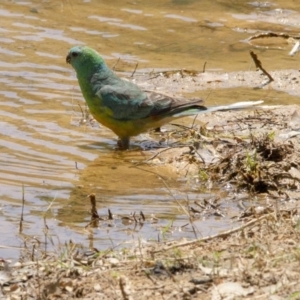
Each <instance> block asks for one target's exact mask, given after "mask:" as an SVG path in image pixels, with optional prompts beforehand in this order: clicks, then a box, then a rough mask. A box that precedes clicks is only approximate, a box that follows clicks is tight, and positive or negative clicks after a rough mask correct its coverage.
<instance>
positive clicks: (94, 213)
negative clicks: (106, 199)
mask: <svg viewBox="0 0 300 300" xmlns="http://www.w3.org/2000/svg"><path fill="white" fill-rule="evenodd" d="M88 197H89V198H90V201H91V205H92V208H91V215H92V217H91V219H92V220H99V219H100V218H99V215H98V212H97V208H96V195H95V194H90V195H88Z"/></svg>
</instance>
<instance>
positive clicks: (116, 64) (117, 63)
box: [112, 57, 120, 71]
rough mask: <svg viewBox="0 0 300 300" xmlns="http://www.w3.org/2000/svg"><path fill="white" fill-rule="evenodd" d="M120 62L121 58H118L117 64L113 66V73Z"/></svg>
mask: <svg viewBox="0 0 300 300" xmlns="http://www.w3.org/2000/svg"><path fill="white" fill-rule="evenodd" d="M119 61H120V57H119V58H118V60H117V62H116V63H115V64H114V65H113V67H112V69H113V71H114V70H115V67H116V66H117V64H118V63H119Z"/></svg>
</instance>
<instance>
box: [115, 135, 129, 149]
mask: <svg viewBox="0 0 300 300" xmlns="http://www.w3.org/2000/svg"><path fill="white" fill-rule="evenodd" d="M117 143H118V147H119V150H127V149H129V143H130V138H129V137H125V138H119V139H118V142H117Z"/></svg>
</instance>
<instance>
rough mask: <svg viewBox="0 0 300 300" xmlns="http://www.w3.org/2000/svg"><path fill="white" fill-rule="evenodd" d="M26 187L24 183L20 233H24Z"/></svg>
mask: <svg viewBox="0 0 300 300" xmlns="http://www.w3.org/2000/svg"><path fill="white" fill-rule="evenodd" d="M24 194H25V189H24V184H22V211H21V219H20V225H19V233H22V231H23V220H24V219H23V215H24V206H25V195H24Z"/></svg>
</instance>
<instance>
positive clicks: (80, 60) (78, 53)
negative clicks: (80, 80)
mask: <svg viewBox="0 0 300 300" xmlns="http://www.w3.org/2000/svg"><path fill="white" fill-rule="evenodd" d="M66 62H67V63H68V64H71V65H72V67H73V68H74V69H75V71H76V72H78V71H81V70H83V69H90V70H92V69H93V68H94V67H99V65H102V64H105V63H104V60H103V58H102V57H101V56H100V54H99V53H98V52H97V51H95V50H94V49H92V48H89V47H87V46H75V47H73V48H71V49H70V51H69V53H68V55H67V57H66Z"/></svg>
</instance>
